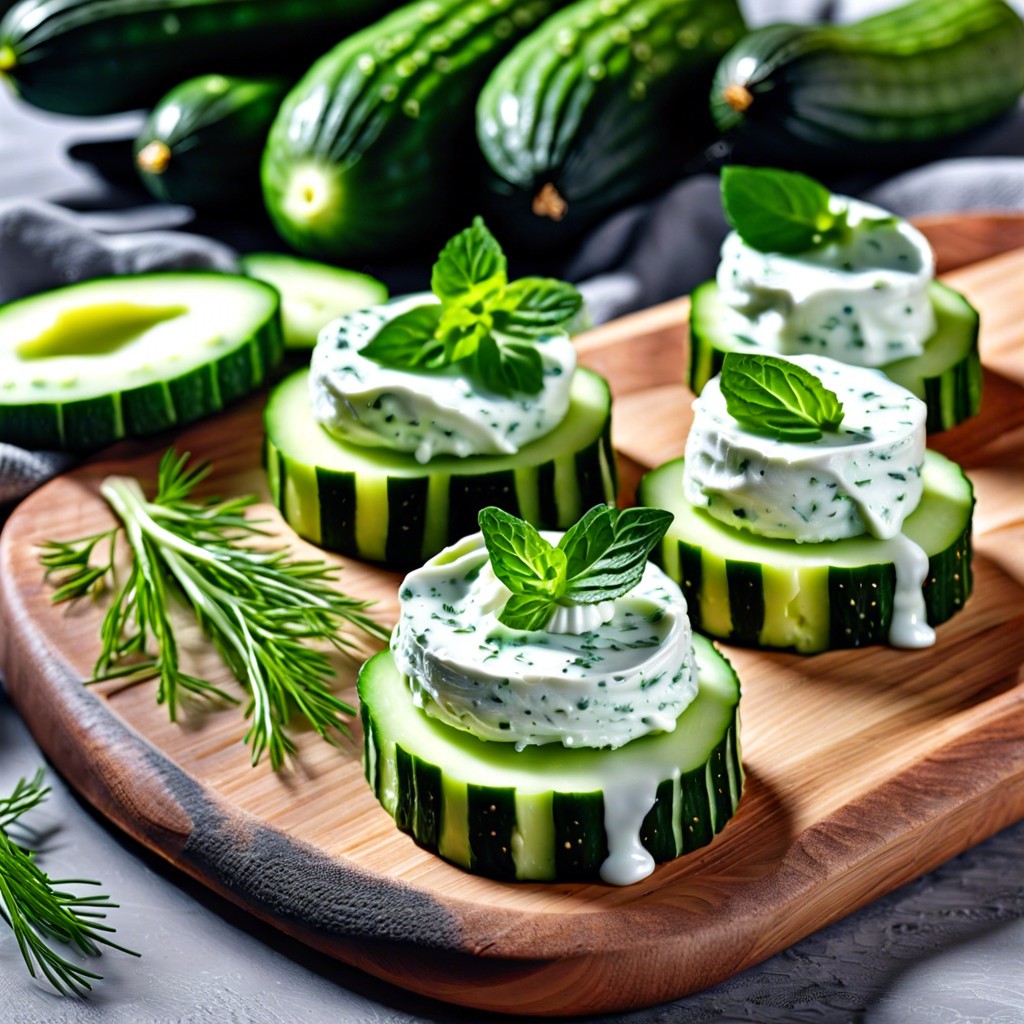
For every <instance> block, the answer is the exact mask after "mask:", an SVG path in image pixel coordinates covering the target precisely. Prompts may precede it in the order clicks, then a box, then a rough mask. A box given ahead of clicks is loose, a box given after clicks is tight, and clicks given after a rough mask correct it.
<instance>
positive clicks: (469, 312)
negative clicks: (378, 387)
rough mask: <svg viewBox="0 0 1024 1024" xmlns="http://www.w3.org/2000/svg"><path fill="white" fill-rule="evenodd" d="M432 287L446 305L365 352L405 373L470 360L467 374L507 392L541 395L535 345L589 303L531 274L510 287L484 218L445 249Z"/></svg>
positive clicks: (424, 312) (394, 329) (425, 310)
mask: <svg viewBox="0 0 1024 1024" xmlns="http://www.w3.org/2000/svg"><path fill="white" fill-rule="evenodd" d="M430 287H431V290H432V291H433V293H434V295H436V296H437V298H438V299H439V300H440V305H433V304H431V305H426V306H418V307H417V308H416V309H412V310H409V311H408V312H406V313H403V314H401V315H400V316H397V317H395V318H394V319H393V320H391V321H389V322H388V323H386V324H385V325H384V326H383V327H382V328H381V329H380V331H378V333H377V334H376V335H375V336H374V337H373V338H372V339H371V341H370V342H369V344H367V345H365V346H364V347H363V349H362V354H363V355H365V356H366V357H367V358H369V359H372V360H374V362H377V363H380V364H381V365H382V366H393V367H397V368H399V369H425V370H438V369H441V368H442V367H445V366H450V365H452V364H453V363H459V362H462V361H463V360H465V361H466V368H467V372H468V373H469V374H470V375H471V376H472V377H474V378H475V379H476V380H477V381H478V382H479V383H480V384H481V385H482V386H483V387H485V388H487V389H488V390H490V391H493V392H495V393H496V394H500V395H511V394H513V393H515V392H522V393H524V394H530V395H533V394H536V393H537V392H539V391H540V390H541V388H542V387H543V384H544V373H543V362H542V360H541V357H540V352H539V351H538V350H537V348H536V344H535V343H536V342H537V341H538V340H540V339H542V338H544V337H545V336H547V335H550V334H552V333H554V332H555V331H559V330H562V329H564V327H565V325H566V324H567V323H568V322H569V321H570V320H572V318H573V317H575V316H576V314H577V313H578V312H579V310H580V307H581V306H582V304H583V298H582V296H581V295H580V293H579V292H578V291H577V290H576V289H575V288H574V287H573V286H572V285H571V284H567V283H566V282H565V281H557V280H554V279H552V278H546V277H524V278H520V279H519V280H518V281H513V282H512V283H511V284H510V283H509V281H508V269H507V264H506V261H505V254H504V253H503V252H502V251H501V246H500V245H499V244H498V242H497V240H496V239H495V238H494V236H493V235H492V234H491V233H490V231H488V230H487V227H486V226H485V225H484V222H483V220H482V219H481V218H480V217H477V218H475V219H474V221H473V224H472V225H471V226H470V227H468V228H467V229H466V230H465V231H462V232H460V233H459V234H457V235H456V236H455V237H454V238H452V239H451V240H450V241H449V242H448V244H447V245H446V246H445V247H444V248H443V249H442V250H441V253H440V255H439V256H438V258H437V262H436V263H435V264H434V268H433V272H432V273H431V276H430Z"/></svg>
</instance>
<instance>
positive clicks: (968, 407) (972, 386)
mask: <svg viewBox="0 0 1024 1024" xmlns="http://www.w3.org/2000/svg"><path fill="white" fill-rule="evenodd" d="M929 292H930V294H931V300H932V306H933V308H934V310H935V319H936V322H937V328H936V331H935V333H934V334H933V335H932V336H931V338H929V339H928V341H927V342H926V343H925V350H924V352H923V353H921V355H919V356H911V357H909V358H907V359H898V360H896V362H892V363H887V364H886V365H884V366H881V367H879V369H880V370H882V371H883V372H884V373H885V374H886V376H888V377H889V379H890V380H893V381H895V382H896V383H897V384H899V385H901V386H902V387H905V388H906V389H907V390H908V391H910V392H912V393H913V394H915V395H917V397H918V398H920V399H921V400H922V401H923V402H925V403H926V404H927V406H928V421H927V430H928V433H930V434H934V433H938V431H940V430H948V429H949V428H950V427H955V426H956V425H957V424H958V423H962V422H963V421H964V420H965V419H967V418H968V417H969V416H974V415H975V414H976V413H977V412H978V409H979V408H980V407H981V360H980V358H979V357H978V312H977V310H976V309H975V308H974V307H973V306H972V305H971V304H970V303H969V302H968V301H967V299H965V298H964V297H963V296H962V295H961V294H960V293H959V292H955V291H953V289H952V288H948V287H947V286H946V285H944V284H942V283H941V282H939V281H933V282H932V283H931V284H930V285H929ZM725 322H726V317H725V307H724V306H723V305H722V301H721V298H720V296H719V292H718V285H717V284H716V283H715V282H714V281H706V282H705V283H704V284H702V285H699V286H698V287H697V288H695V289H694V292H693V295H692V297H691V300H690V363H689V370H688V374H689V377H688V383H689V385H690V389H691V390H692V391H693V393H694V394H695V395H699V394H700V392H701V389H702V388H703V387H704V385H705V384H706V383H707V382H708V381H709V380H710V379H711V378H712V377H714V376H715V374H716V373H718V372H719V370H721V368H722V359H723V358H724V357H725V353H726V352H732V351H740V352H743V351H746V352H749V351H753V350H754V349H755V346H754V345H753V343H752V342H751V341H749V340H748V339H745V338H742V337H738V336H736V335H732V334H727V333H725V332H723V329H722V325H723V324H724V323H725ZM819 354H820V353H819Z"/></svg>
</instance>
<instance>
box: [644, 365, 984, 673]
mask: <svg viewBox="0 0 1024 1024" xmlns="http://www.w3.org/2000/svg"><path fill="white" fill-rule="evenodd" d="M924 423H925V407H924V403H923V402H921V401H920V400H919V399H917V398H915V397H914V396H913V395H912V394H910V392H909V391H907V390H906V389H905V388H902V387H900V386H899V385H897V384H894V383H893V382H892V381H890V380H889V379H888V378H887V377H885V376H884V375H883V374H882V373H881V372H880V371H878V370H872V369H870V368H868V367H858V366H849V365H845V364H843V363H840V362H837V361H836V360H834V359H829V358H827V357H823V356H789V357H785V358H783V357H779V356H768V355H760V354H753V355H745V354H741V353H736V352H730V353H727V354H726V356H725V359H724V362H723V367H722V373H721V375H720V376H718V377H715V378H713V379H712V380H710V381H709V382H708V384H707V386H706V387H705V389H704V391H703V392H702V393H701V396H700V397H699V398H698V399H697V401H696V402H694V421H693V425H692V427H691V428H690V434H689V437H688V439H687V444H686V453H685V458H684V459H678V460H676V461H674V462H669V463H667V464H666V465H663V466H661V467H659V468H658V469H656V470H654V471H653V472H651V473H649V474H648V475H647V476H645V477H644V479H643V480H642V481H641V484H640V489H639V492H638V500H639V503H640V504H641V505H645V506H651V507H658V508H667V509H670V510H671V511H672V512H673V513H674V514H675V517H676V518H675V521H674V522H673V524H672V527H671V529H670V530H669V532H668V534H667V535H666V537H665V539H664V541H663V542H662V544H661V545H660V547H659V548H658V549H657V550H656V551H655V554H654V558H655V560H656V561H657V562H658V563H659V564H661V565H662V566H664V568H665V570H666V571H667V572H668V574H669V575H670V576H671V577H672V578H673V579H675V580H676V581H677V582H679V583H680V585H681V586H682V589H683V593H684V594H685V595H686V599H687V602H688V604H689V607H690V615H691V618H692V619H693V623H694V628H695V629H699V630H701V631H702V632H704V633H707V634H709V635H711V636H715V637H720V638H721V639H723V640H728V641H729V642H731V643H736V644H743V645H749V646H755V647H775V648H786V649H792V650H795V651H798V652H800V653H804V654H810V653H814V652H817V651H824V650H828V649H833V648H843V647H862V646H865V645H867V644H877V643H883V644H884V643H888V644H890V645H892V646H894V647H907V648H916V647H926V646H929V645H931V644H933V643H934V642H935V632H934V629H933V628H932V627H933V626H936V625H938V624H939V623H941V622H944V621H945V620H946V619H948V618H949V617H950V616H952V615H953V614H954V613H955V612H957V611H959V610H960V608H962V607H963V605H964V602H965V601H966V600H967V597H968V595H969V594H970V592H971V584H972V576H971V515H972V511H973V506H974V497H973V491H972V488H971V484H970V482H969V481H968V479H967V478H966V476H965V475H964V474H963V471H962V470H961V469H960V467H959V466H957V465H955V464H954V463H952V462H950V461H949V460H947V459H945V458H943V457H942V456H940V455H937V454H936V453H934V452H929V451H926V450H925V442H924Z"/></svg>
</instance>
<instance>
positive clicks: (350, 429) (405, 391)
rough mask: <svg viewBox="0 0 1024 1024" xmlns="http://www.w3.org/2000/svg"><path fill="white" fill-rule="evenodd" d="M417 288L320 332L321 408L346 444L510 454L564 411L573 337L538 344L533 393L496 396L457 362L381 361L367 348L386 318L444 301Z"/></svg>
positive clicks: (425, 453)
mask: <svg viewBox="0 0 1024 1024" xmlns="http://www.w3.org/2000/svg"><path fill="white" fill-rule="evenodd" d="M436 301H437V300H436V299H434V297H433V296H431V295H429V294H423V295H413V296H409V297H408V298H405V299H400V300H398V301H396V302H391V303H388V304H387V305H383V306H374V307H372V308H370V309H365V310H360V311H358V312H356V313H350V314H349V315H347V316H343V317H341V318H340V319H338V320H335V321H334V322H333V323H330V324H328V325H327V326H326V327H325V328H324V329H323V330H322V331H321V332H320V337H319V340H318V341H317V344H316V347H315V348H314V350H313V357H312V361H311V369H310V378H309V386H310V397H311V399H312V405H313V415H314V417H315V418H316V420H317V421H318V422H319V423H321V424H322V425H323V426H324V427H325V428H326V429H327V430H328V431H329V432H330V433H332V434H334V435H335V436H336V437H338V438H340V439H341V440H343V441H348V442H351V443H353V444H359V445H367V446H372V447H384V448H390V449H392V450H394V451H401V452H412V453H414V454H415V456H416V459H417V461H418V462H422V463H426V462H429V460H430V459H431V458H432V457H433V456H435V455H457V456H467V455H510V454H514V453H515V452H517V451H519V449H520V448H522V447H523V446H525V445H526V444H528V443H529V442H530V441H534V440H536V439H537V438H539V437H543V436H544V435H545V434H548V433H550V432H551V431H552V430H554V429H555V427H557V426H558V424H559V423H561V422H562V420H563V419H564V418H565V415H566V413H567V412H568V409H569V390H570V387H571V385H572V375H573V372H574V371H575V369H576V350H575V349H574V348H573V344H572V340H571V339H570V338H569V336H568V335H567V334H556V335H552V336H551V337H549V338H546V339H544V340H542V341H540V342H538V343H537V351H538V352H539V353H540V357H541V360H542V362H543V366H544V386H543V389H542V390H541V391H540V392H539V393H538V394H535V395H527V394H514V395H512V396H503V395H497V394H494V393H492V392H488V391H486V390H484V389H482V388H481V387H480V386H479V385H478V384H476V383H474V382H473V381H472V380H471V379H470V378H469V377H468V376H467V375H466V373H465V372H464V368H462V367H460V366H458V365H453V366H448V367H445V368H443V369H440V370H430V371H422V372H418V371H412V370H401V369H394V368H392V367H387V366H381V365H380V364H379V363H376V362H374V361H373V360H372V359H369V358H367V357H366V356H364V355H362V354H361V352H360V350H361V349H362V348H363V347H364V346H365V345H367V344H368V343H369V342H370V340H371V338H373V336H374V335H375V334H376V333H377V331H379V330H380V327H381V325H382V324H384V323H386V322H387V321H388V320H390V319H392V318H393V317H396V316H398V315H399V314H400V313H404V312H406V311H407V310H409V309H412V308H414V307H415V306H420V305H424V304H428V303H433V302H436Z"/></svg>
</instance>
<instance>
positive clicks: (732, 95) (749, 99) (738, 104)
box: [722, 82, 754, 114]
mask: <svg viewBox="0 0 1024 1024" xmlns="http://www.w3.org/2000/svg"><path fill="white" fill-rule="evenodd" d="M722 98H723V99H724V100H725V102H726V103H728V104H729V106H730V107H732V109H733V110H735V111H736V113H737V114H742V113H743V111H745V110H746V109H747V108H748V107H749V106H750V104H751V103H753V102H754V94H753V93H752V92H751V91H750V90H749V89H748V88H747V87H746V86H745V85H740V84H739V83H738V82H731V83H730V84H729V85H727V86H726V87H725V89H724V90H723V92H722Z"/></svg>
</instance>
